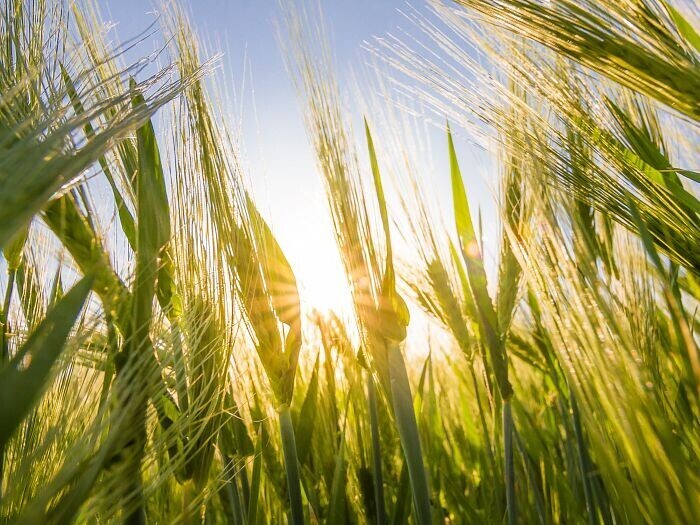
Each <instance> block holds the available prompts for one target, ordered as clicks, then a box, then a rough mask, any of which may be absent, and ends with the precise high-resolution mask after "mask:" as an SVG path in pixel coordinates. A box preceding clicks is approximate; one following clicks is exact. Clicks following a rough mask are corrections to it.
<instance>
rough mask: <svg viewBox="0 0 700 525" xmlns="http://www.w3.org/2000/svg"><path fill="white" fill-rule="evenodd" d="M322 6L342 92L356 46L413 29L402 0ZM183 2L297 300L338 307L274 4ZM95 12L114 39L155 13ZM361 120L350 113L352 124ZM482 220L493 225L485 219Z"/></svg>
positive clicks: (445, 190) (122, 7)
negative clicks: (213, 65)
mask: <svg viewBox="0 0 700 525" xmlns="http://www.w3.org/2000/svg"><path fill="white" fill-rule="evenodd" d="M309 1H310V3H311V2H312V1H315V0H309ZM321 3H322V6H323V14H324V16H325V24H326V28H327V30H328V33H329V34H330V36H331V48H332V51H333V54H334V59H335V64H336V67H338V65H340V67H338V69H339V71H338V75H339V78H340V79H341V86H342V85H343V84H344V82H343V81H342V80H343V79H346V78H349V77H350V75H351V74H352V71H353V70H355V71H359V70H361V69H362V68H363V66H364V65H365V64H366V61H367V53H366V52H365V51H363V49H362V43H363V41H365V40H371V39H372V37H374V36H377V35H379V36H381V35H385V34H386V33H388V32H395V31H396V29H397V28H398V27H401V28H403V29H408V30H409V31H410V30H411V28H412V26H411V24H410V23H409V22H408V21H407V20H406V19H405V18H404V17H403V15H402V14H401V13H400V12H399V9H401V8H404V9H405V8H406V6H407V4H406V2H405V0H323V1H322V2H321ZM420 4H421V2H414V5H420ZM185 5H186V6H187V7H188V11H189V13H190V14H191V23H192V25H193V26H194V28H195V30H196V32H197V33H198V35H199V36H200V37H201V38H202V39H203V40H204V41H205V43H206V44H207V46H208V48H210V50H211V51H212V52H223V53H224V55H223V58H222V61H221V69H220V70H219V71H218V72H217V79H221V80H223V84H222V85H223V86H226V88H227V89H228V90H229V91H231V90H232V91H233V92H234V93H235V96H234V97H232V98H234V99H235V100H236V104H235V107H232V108H228V112H229V113H230V114H231V118H232V119H235V122H234V128H233V129H238V128H237V126H238V123H239V122H240V123H241V128H240V131H241V135H242V137H241V139H242V145H243V156H244V159H245V160H246V162H245V164H246V167H247V168H248V169H247V175H248V178H249V180H250V183H251V186H252V188H253V192H254V194H255V197H256V200H257V202H258V204H259V206H260V208H261V210H262V212H263V213H264V215H265V216H266V217H267V218H268V219H269V220H270V222H271V225H272V227H273V230H274V231H275V233H276V235H277V236H278V238H279V241H280V244H281V245H282V248H283V249H284V250H285V252H286V253H287V256H288V258H289V259H290V262H291V263H292V265H293V266H294V268H295V272H296V273H297V278H298V280H299V282H300V285H301V288H302V290H301V292H302V299H304V298H306V299H307V300H308V302H309V303H311V304H316V305H318V306H320V307H331V306H337V304H334V303H337V301H338V295H339V294H342V287H343V286H342V284H341V283H343V281H344V279H343V276H342V273H341V266H340V261H339V259H338V256H337V253H336V251H335V244H334V241H333V237H332V233H331V227H330V222H329V218H328V213H327V209H326V204H325V199H324V195H323V187H322V183H321V178H320V175H319V173H318V172H317V170H316V165H315V160H314V156H313V152H312V149H311V146H310V144H309V142H308V140H307V136H306V133H305V128H304V122H303V118H302V114H301V112H300V109H299V100H298V97H297V94H296V92H295V89H294V87H293V85H292V82H291V80H290V79H289V77H288V75H287V72H286V69H285V66H284V60H283V54H282V52H281V50H280V47H279V44H278V39H277V27H278V25H280V24H281V22H282V17H281V13H280V9H279V7H278V2H277V0H228V1H227V0H192V1H191V2H190V3H189V4H185ZM100 6H101V10H102V15H103V16H104V18H105V19H106V20H108V21H111V22H113V23H115V24H116V32H117V35H118V37H119V39H120V40H122V41H124V40H127V39H129V38H132V37H134V36H136V35H138V34H140V33H141V32H143V31H144V30H145V29H146V28H147V27H148V25H149V24H150V23H152V21H153V20H154V16H155V15H154V11H155V9H154V5H153V4H152V3H150V2H149V1H143V0H100ZM143 46H150V49H149V48H148V47H146V48H145V49H144V47H143ZM157 46H158V43H157V42H150V43H149V42H148V41H146V42H144V43H143V44H142V47H140V50H141V51H142V52H143V51H146V52H149V51H151V50H153V49H154V48H156V47H157ZM244 64H245V66H244ZM244 79H245V82H244ZM217 88H219V89H220V88H221V86H217ZM360 117H361V115H352V118H353V119H359V118H360ZM431 142H432V143H433V146H434V148H435V151H434V155H435V157H436V158H435V159H431V162H433V163H434V165H435V166H437V167H438V170H439V171H440V172H442V173H443V174H444V175H443V176H442V177H438V178H437V180H435V181H432V182H431V186H433V187H434V188H436V192H437V193H438V194H441V196H442V197H443V202H444V203H445V208H448V207H449V198H448V197H449V176H448V173H447V171H446V169H447V166H446V157H447V155H446V149H445V148H446V146H445V145H444V136H443V134H442V132H440V131H439V130H438V129H435V137H434V139H431ZM461 152H462V153H463V154H464V156H465V158H464V159H463V160H464V164H465V165H471V166H474V162H473V160H474V158H475V154H474V153H473V151H472V148H469V147H468V146H465V145H464V144H463V145H462V148H461ZM464 171H465V175H468V176H469V178H470V181H471V183H472V184H471V186H472V187H473V188H475V190H476V191H474V192H472V197H475V198H476V204H480V205H482V206H483V205H484V204H486V206H487V208H488V207H489V203H488V201H490V200H491V196H490V193H489V190H488V189H487V185H485V184H483V182H482V181H481V180H479V178H478V177H474V176H473V174H472V173H469V171H468V170H464ZM472 171H473V170H472ZM482 171H483V170H482ZM446 196H447V199H446V198H445V197H446ZM486 222H493V221H491V220H490V219H489V218H488V217H487V219H486ZM488 226H489V225H488V224H487V227H486V228H485V229H486V230H488ZM487 255H488V254H487Z"/></svg>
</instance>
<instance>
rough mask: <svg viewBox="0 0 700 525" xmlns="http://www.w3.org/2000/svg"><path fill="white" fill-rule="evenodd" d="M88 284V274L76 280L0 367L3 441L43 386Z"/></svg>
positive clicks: (15, 427)
mask: <svg viewBox="0 0 700 525" xmlns="http://www.w3.org/2000/svg"><path fill="white" fill-rule="evenodd" d="M91 286H92V278H90V277H85V278H83V280H81V281H80V282H79V283H78V284H76V285H75V286H74V287H73V288H72V289H71V290H70V291H69V292H68V293H67V294H66V295H65V297H63V299H61V300H60V301H59V302H58V303H57V304H56V305H55V306H54V307H53V308H52V309H51V311H50V312H49V313H48V315H47V316H46V318H45V319H44V320H43V321H42V322H41V323H40V324H39V325H37V327H36V328H35V330H34V331H33V332H32V334H31V336H30V337H29V339H27V341H26V342H25V343H24V344H23V345H22V346H21V347H20V348H19V350H18V351H17V353H16V354H15V355H14V356H12V359H11V361H10V362H9V363H7V364H6V365H4V366H3V368H2V370H1V371H0V400H1V401H2V403H0V406H2V410H0V423H2V424H1V425H0V429H1V430H0V443H2V444H3V445H4V444H5V443H6V442H7V440H8V439H9V438H10V437H11V436H12V434H13V433H14V431H15V430H16V429H17V427H18V426H19V424H20V423H21V422H22V420H23V419H24V417H25V416H26V415H27V413H28V411H29V410H30V409H31V408H32V406H34V404H35V403H36V402H37V400H38V398H39V397H40V395H41V392H42V391H43V390H44V389H45V383H46V380H47V379H48V377H49V374H50V371H51V368H52V367H53V365H54V363H55V362H56V360H57V359H58V358H59V356H60V355H61V352H62V351H63V349H64V346H65V342H66V339H67V338H68V335H69V333H70V330H71V329H72V328H73V325H74V324H75V321H76V319H77V317H78V314H79V313H80V310H81V309H82V308H83V306H84V304H85V300H86V299H87V297H88V294H89V293H90V289H91ZM25 360H30V361H29V364H28V365H27V366H26V368H23V367H21V366H20V365H21V364H22V363H23V362H24V361H25Z"/></svg>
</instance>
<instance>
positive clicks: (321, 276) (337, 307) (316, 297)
mask: <svg viewBox="0 0 700 525" xmlns="http://www.w3.org/2000/svg"><path fill="white" fill-rule="evenodd" d="M334 247H335V246H333V245H331V246H330V247H326V249H323V250H318V251H316V252H315V253H313V254H309V255H308V256H307V257H305V258H304V261H303V264H301V265H299V267H298V268H297V282H298V285H299V294H300V298H301V304H302V308H303V309H304V310H306V311H307V312H311V311H313V310H317V311H319V312H321V313H328V312H335V313H337V314H340V315H342V316H346V315H350V314H351V313H352V310H353V304H352V296H351V294H350V287H349V285H348V282H347V278H346V276H345V272H344V270H343V266H342V264H341V262H340V258H339V257H338V255H337V253H335V251H334V250H333V249H332V248H334ZM328 248H331V249H328Z"/></svg>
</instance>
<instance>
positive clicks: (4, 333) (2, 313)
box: [0, 268, 17, 501]
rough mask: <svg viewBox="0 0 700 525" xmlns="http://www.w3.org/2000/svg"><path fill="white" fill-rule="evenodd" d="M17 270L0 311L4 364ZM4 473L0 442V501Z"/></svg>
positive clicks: (9, 279) (10, 276)
mask: <svg viewBox="0 0 700 525" xmlns="http://www.w3.org/2000/svg"><path fill="white" fill-rule="evenodd" d="M16 273H17V270H16V269H15V268H10V269H9V271H8V275H7V288H6V289H5V300H4V301H3V305H2V311H0V349H2V355H1V356H0V365H4V364H5V363H6V362H7V361H8V359H9V358H10V344H9V340H8V338H9V336H8V333H9V332H8V329H7V317H8V313H9V310H10V302H11V301H12V290H13V289H14V286H15V275H16ZM4 473H5V445H4V443H3V444H0V501H2V480H3V475H4Z"/></svg>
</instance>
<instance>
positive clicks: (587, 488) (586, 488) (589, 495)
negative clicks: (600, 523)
mask: <svg viewBox="0 0 700 525" xmlns="http://www.w3.org/2000/svg"><path fill="white" fill-rule="evenodd" d="M569 393H570V396H571V417H572V419H573V423H574V434H575V435H576V448H577V449H578V461H579V468H580V469H581V481H582V482H583V495H584V498H585V499H586V511H588V523H589V524H590V525H594V524H595V516H596V512H595V505H594V502H593V490H592V487H591V478H590V470H591V469H590V465H589V461H588V454H587V453H586V443H585V441H584V439H583V429H582V428H581V418H580V416H579V412H578V405H577V404H576V398H575V397H574V393H573V392H571V389H569Z"/></svg>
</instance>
